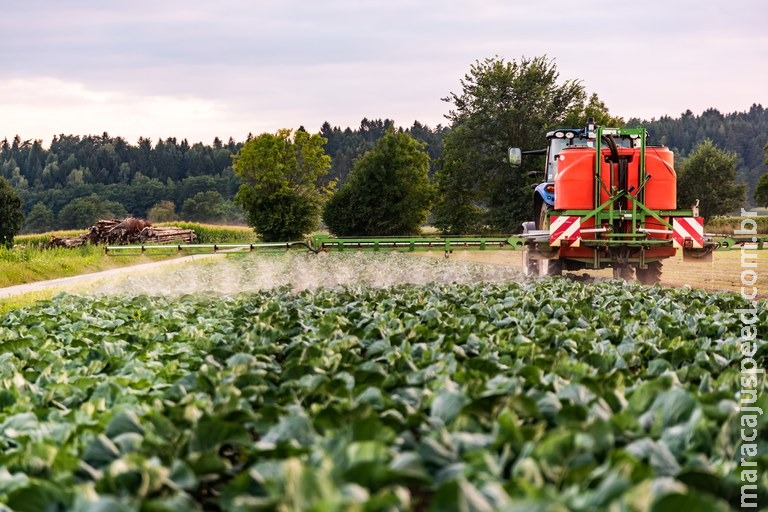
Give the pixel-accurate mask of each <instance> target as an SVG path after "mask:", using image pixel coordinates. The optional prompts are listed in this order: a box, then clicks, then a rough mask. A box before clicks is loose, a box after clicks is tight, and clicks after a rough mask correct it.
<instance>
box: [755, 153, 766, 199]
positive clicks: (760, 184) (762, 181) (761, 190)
mask: <svg viewBox="0 0 768 512" xmlns="http://www.w3.org/2000/svg"><path fill="white" fill-rule="evenodd" d="M763 150H764V151H765V165H766V166H768V144H766V145H765V148H763ZM754 198H755V203H757V206H763V207H766V208H768V173H765V174H763V175H762V176H760V178H758V180H757V186H756V187H755V196H754Z"/></svg>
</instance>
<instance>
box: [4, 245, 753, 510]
mask: <svg viewBox="0 0 768 512" xmlns="http://www.w3.org/2000/svg"><path fill="white" fill-rule="evenodd" d="M403 258H405V257H403ZM254 261H255V260H253V259H251V258H242V259H241V260H239V262H238V260H234V261H232V260H228V262H227V263H226V265H227V267H226V268H228V270H229V271H232V274H231V275H229V276H228V277H227V278H226V282H227V283H228V286H229V287H230V290H241V289H242V287H243V286H244V285H245V284H247V283H251V282H256V284H254V285H253V289H247V290H245V291H242V290H241V291H239V293H229V294H227V293H222V290H217V289H215V288H216V286H217V285H216V283H217V282H218V280H217V279H216V278H214V277H208V280H209V281H210V284H211V286H209V287H208V288H209V289H208V291H205V292H194V293H186V292H185V291H184V286H183V285H181V284H180V287H181V290H182V292H183V293H182V294H174V295H169V294H162V293H159V290H158V289H159V288H166V290H167V288H168V286H169V285H168V283H163V282H162V280H159V279H151V278H147V279H145V280H142V279H139V280H138V281H134V282H133V283H132V284H129V285H127V287H126V288H124V289H122V290H118V289H111V288H110V289H107V287H104V288H102V289H101V290H99V293H96V294H89V295H60V296H58V297H56V298H54V299H53V300H51V301H45V302H40V303H38V304H36V305H34V306H31V307H27V308H24V309H19V310H15V311H11V312H8V313H6V314H5V315H3V316H0V510H2V511H6V510H14V511H43V510H78V511H122V510H126V511H129V510H143V511H189V510H227V511H255V510H279V511H283V510H285V511H288V510H318V511H334V510H345V511H346V510H350V511H356V510H359V511H389V510H417V511H420V510H435V511H454V510H456V511H491V510H504V511H534V512H535V511H542V512H543V511H561V510H562V511H569V510H571V511H595V510H616V511H644V510H649V511H650V510H652V511H660V512H663V511H673V512H681V511H687V510H697V511H705V512H706V511H721V510H722V511H726V510H731V509H735V508H738V507H739V504H740V486H741V485H742V482H741V479H740V467H739V460H740V459H741V457H742V455H741V453H740V448H739V447H740V443H741V437H740V428H741V427H740V425H739V413H738V412H737V411H736V407H737V405H738V403H739V392H740V390H741V383H740V381H739V378H740V371H741V369H740V366H739V364H740V360H741V353H740V352H739V350H740V349H739V337H740V335H741V327H742V325H743V324H742V321H741V320H740V318H739V315H738V313H736V312H735V311H736V310H737V309H739V308H744V307H746V306H748V303H747V302H746V301H744V300H743V299H741V298H740V297H739V296H737V295H733V294H725V293H718V294H711V293H707V292H703V291H697V290H691V289H664V288H658V287H655V288H644V287H639V286H635V285H628V284H625V283H619V282H613V281H610V282H601V283H594V284H584V283H580V282H575V281H571V280H567V279H559V278H557V279H549V280H542V281H531V282H524V281H521V282H518V281H515V280H512V279H510V276H509V275H507V274H506V273H505V272H506V271H504V270H502V269H500V268H493V269H490V270H489V269H485V270H482V269H481V270H478V268H479V267H478V268H469V269H468V268H466V267H457V266H456V265H453V266H451V265H450V264H448V263H441V262H439V261H437V262H436V261H430V262H424V261H422V260H419V263H414V264H415V265H431V266H432V267H430V268H431V269H432V270H430V269H429V268H426V267H419V268H418V269H417V270H418V272H416V271H414V269H413V268H410V270H409V269H408V267H407V264H405V263H403V264H402V265H401V264H399V263H398V264H397V265H396V267H398V268H400V270H401V271H402V272H403V275H402V276H401V277H403V279H402V280H403V281H411V282H410V283H406V284H393V283H391V282H389V281H388V280H386V279H385V280H384V282H383V283H382V282H378V284H377V283H374V281H376V280H377V279H379V278H376V279H374V278H373V277H371V276H369V277H368V278H365V276H364V275H363V274H362V273H361V272H357V274H355V273H350V275H349V276H348V278H347V279H342V280H341V282H330V281H328V277H327V276H325V277H322V276H320V277H318V276H316V275H314V274H311V275H308V276H306V277H307V278H308V281H309V282H311V283H313V285H312V286H298V282H297V281H296V280H295V279H293V278H291V277H290V276H289V277H286V275H284V274H281V273H280V272H277V271H274V272H272V274H270V275H271V276H272V277H271V278H270V281H269V286H263V289H257V288H258V282H262V284H263V283H264V282H265V281H264V268H262V267H263V265H264V264H263V263H262V264H260V265H262V267H259V268H261V270H259V269H258V268H256V267H255V266H254V265H256V264H255V263H254ZM398 261H399V260H398ZM403 261H404V260H403ZM325 264H330V263H328V262H326V263H325ZM336 264H337V263H333V265H336ZM238 266H241V268H242V269H244V271H243V272H241V274H239V275H238V274H237V273H236V272H234V269H235V268H236V267H238ZM201 268H203V269H205V268H206V267H204V266H203V267H201ZM270 268H271V267H270ZM297 269H298V267H296V268H294V269H293V270H292V272H291V273H290V275H291V276H294V277H295V276H296V273H297V271H298V270H297ZM315 270H317V269H314V270H313V272H314V271H315ZM337 271H338V272H341V268H337ZM259 272H261V273H259ZM419 272H421V274H419ZM425 272H433V273H434V275H435V276H444V277H445V276H447V278H445V279H442V280H440V279H435V280H434V281H436V282H420V278H418V276H417V274H418V275H426V274H424V273H425ZM393 273H394V270H390V271H388V272H385V274H386V275H390V276H391V275H393ZM224 274H225V273H223V272H222V271H221V269H219V270H215V269H211V274H210V275H211V276H223V275H224ZM180 275H181V274H180ZM185 275H187V274H185ZM406 276H410V277H411V279H410V280H409V279H406V278H405V277H406ZM177 277H178V276H177ZM278 277H279V278H278ZM379 277H381V276H379ZM198 279H202V280H205V278H204V277H203V276H202V275H201V276H198ZM221 279H222V280H224V278H223V277H222V278H221ZM413 281H416V282H413ZM427 281H432V280H431V279H427ZM152 282H154V283H157V288H155V289H151V286H150V285H151V284H152ZM303 282H304V283H305V284H306V282H307V281H306V280H305V281H303ZM355 282H357V283H358V284H355ZM237 283H239V287H238V286H235V285H236V284H237ZM360 283H362V284H360ZM142 287H147V288H146V289H143V290H142ZM765 306H766V304H765V302H763V303H761V304H760V313H759V319H758V322H757V326H758V327H757V329H758V339H759V340H760V345H761V346H760V348H759V349H758V351H757V354H756V355H755V359H756V360H757V361H758V362H759V364H761V365H762V367H766V366H768V364H767V363H768V357H766V355H767V354H768V349H766V345H765V340H766V339H768V311H767V310H766V307H765ZM761 379H763V377H762V376H761ZM760 386H761V389H762V390H764V389H765V381H764V380H761V385H760ZM752 405H754V406H759V407H761V408H762V410H764V411H768V399H766V395H765V394H764V393H762V392H761V393H760V395H759V398H758V400H757V402H756V403H755V404H752ZM766 418H768V416H761V417H760V418H759V422H760V424H759V431H760V432H761V439H762V440H758V445H759V450H758V455H757V456H756V457H753V458H752V459H751V460H752V461H754V462H755V463H756V467H757V469H758V470H759V474H760V475H761V476H760V480H759V482H758V494H759V499H760V500H761V503H766V490H767V488H768V478H767V474H768V473H767V472H766V470H768V442H766V441H767V440H768V436H767V435H766V432H768V424H767V423H768V421H767V420H766Z"/></svg>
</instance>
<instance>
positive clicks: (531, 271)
mask: <svg viewBox="0 0 768 512" xmlns="http://www.w3.org/2000/svg"><path fill="white" fill-rule="evenodd" d="M530 254H531V249H530V247H528V246H527V245H526V246H525V247H524V248H523V274H525V275H526V276H527V277H536V276H538V275H539V262H538V260H534V259H531V258H530Z"/></svg>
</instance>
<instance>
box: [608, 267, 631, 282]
mask: <svg viewBox="0 0 768 512" xmlns="http://www.w3.org/2000/svg"><path fill="white" fill-rule="evenodd" d="M613 278H614V279H623V280H624V281H632V280H633V279H634V278H635V269H634V268H633V267H632V266H631V265H618V266H615V267H613Z"/></svg>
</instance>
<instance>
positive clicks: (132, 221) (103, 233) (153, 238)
mask: <svg viewBox="0 0 768 512" xmlns="http://www.w3.org/2000/svg"><path fill="white" fill-rule="evenodd" d="M196 238H197V236H196V235H195V232H194V230H191V229H182V228H177V227H175V226H158V227H155V226H153V225H152V224H151V223H149V222H147V221H146V220H143V219H137V218H135V217H127V218H125V219H123V220H118V219H113V220H100V221H98V222H97V223H96V224H94V225H93V226H91V227H90V228H88V232H87V233H85V234H82V235H78V236H73V237H56V236H52V237H51V239H50V240H49V241H48V244H47V246H48V247H79V246H81V245H85V244H88V243H90V244H94V245H129V244H146V243H152V244H171V243H176V244H178V243H192V242H193V241H194V240H195V239H196Z"/></svg>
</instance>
